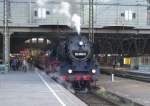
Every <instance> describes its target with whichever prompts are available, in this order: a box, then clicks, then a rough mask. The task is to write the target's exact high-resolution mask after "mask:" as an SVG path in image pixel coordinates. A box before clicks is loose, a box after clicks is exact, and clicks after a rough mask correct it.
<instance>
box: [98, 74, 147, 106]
mask: <svg viewBox="0 0 150 106" xmlns="http://www.w3.org/2000/svg"><path fill="white" fill-rule="evenodd" d="M97 85H98V86H100V87H104V88H105V89H106V91H108V92H110V93H112V94H115V95H117V96H119V97H121V98H124V99H128V100H131V101H133V102H134V103H137V104H140V105H141V106H150V83H147V82H142V81H136V80H131V79H126V78H120V77H114V81H113V82H112V81H111V76H109V75H103V74H102V75H101V76H100V78H99V81H98V82H97Z"/></svg>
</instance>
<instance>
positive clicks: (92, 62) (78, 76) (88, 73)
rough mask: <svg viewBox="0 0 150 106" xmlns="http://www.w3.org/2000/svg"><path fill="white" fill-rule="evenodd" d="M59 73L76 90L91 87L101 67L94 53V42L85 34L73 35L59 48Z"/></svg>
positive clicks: (61, 43)
mask: <svg viewBox="0 0 150 106" xmlns="http://www.w3.org/2000/svg"><path fill="white" fill-rule="evenodd" d="M57 57H58V60H59V62H60V64H59V70H57V71H59V73H60V75H61V76H62V77H63V80H65V81H68V82H71V84H72V86H73V88H74V89H75V90H85V89H90V88H91V86H90V84H91V83H92V82H94V81H96V80H97V77H98V76H99V74H100V67H99V65H98V63H97V61H96V59H95V57H94V54H93V44H92V43H91V42H90V41H89V40H88V38H87V37H85V36H71V37H69V38H68V39H67V40H65V41H62V42H60V44H59V46H58V48H57Z"/></svg>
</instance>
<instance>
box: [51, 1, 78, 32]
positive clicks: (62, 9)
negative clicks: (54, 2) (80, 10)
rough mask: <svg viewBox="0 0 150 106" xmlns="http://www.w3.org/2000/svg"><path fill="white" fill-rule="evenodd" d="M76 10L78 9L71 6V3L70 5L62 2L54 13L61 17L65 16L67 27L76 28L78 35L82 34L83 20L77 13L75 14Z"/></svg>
mask: <svg viewBox="0 0 150 106" xmlns="http://www.w3.org/2000/svg"><path fill="white" fill-rule="evenodd" d="M73 9H74V10H73ZM75 10H77V7H75V6H73V5H71V3H69V2H68V1H61V3H60V6H59V7H58V8H56V9H54V11H53V12H54V13H58V14H59V15H62V16H65V17H66V22H67V25H68V26H70V27H71V26H72V27H75V29H76V30H77V32H78V34H80V29H81V28H80V27H81V23H80V21H81V18H80V16H79V15H78V14H77V12H75Z"/></svg>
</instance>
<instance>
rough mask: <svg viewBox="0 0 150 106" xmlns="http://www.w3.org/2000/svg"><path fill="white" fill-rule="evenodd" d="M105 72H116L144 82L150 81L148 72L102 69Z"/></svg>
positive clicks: (119, 75) (121, 75)
mask: <svg viewBox="0 0 150 106" xmlns="http://www.w3.org/2000/svg"><path fill="white" fill-rule="evenodd" d="M101 72H102V73H103V74H111V73H114V74H115V76H118V77H123V78H129V79H134V80H138V81H143V82H150V74H146V73H137V72H129V71H118V70H117V71H116V70H111V69H101Z"/></svg>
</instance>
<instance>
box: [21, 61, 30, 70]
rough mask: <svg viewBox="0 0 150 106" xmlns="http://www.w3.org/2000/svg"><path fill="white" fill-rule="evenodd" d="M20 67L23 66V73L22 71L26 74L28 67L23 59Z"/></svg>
mask: <svg viewBox="0 0 150 106" xmlns="http://www.w3.org/2000/svg"><path fill="white" fill-rule="evenodd" d="M22 65H23V66H22V67H23V71H24V72H27V71H28V68H29V66H28V63H27V61H26V60H25V59H24V60H23V62H22Z"/></svg>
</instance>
